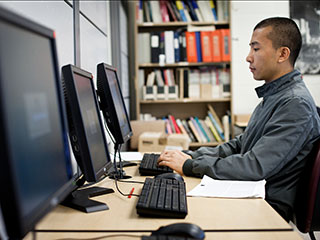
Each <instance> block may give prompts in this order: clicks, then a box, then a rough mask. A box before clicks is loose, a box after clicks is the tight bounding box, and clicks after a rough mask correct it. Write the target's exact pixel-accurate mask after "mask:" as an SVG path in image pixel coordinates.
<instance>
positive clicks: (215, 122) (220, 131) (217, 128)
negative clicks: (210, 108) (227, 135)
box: [208, 112, 224, 140]
mask: <svg viewBox="0 0 320 240" xmlns="http://www.w3.org/2000/svg"><path fill="white" fill-rule="evenodd" d="M208 116H209V118H210V120H211V122H212V124H213V126H214V127H215V129H216V130H217V132H218V133H219V135H220V138H221V139H222V140H224V134H223V130H222V129H221V127H220V126H219V124H218V123H217V121H216V120H215V119H214V117H213V116H212V114H211V112H208Z"/></svg>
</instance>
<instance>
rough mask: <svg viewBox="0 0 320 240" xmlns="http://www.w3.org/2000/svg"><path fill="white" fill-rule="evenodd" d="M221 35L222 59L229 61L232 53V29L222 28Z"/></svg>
mask: <svg viewBox="0 0 320 240" xmlns="http://www.w3.org/2000/svg"><path fill="white" fill-rule="evenodd" d="M219 31H220V34H221V35H220V36H221V60H222V61H223V62H228V61H230V59H231V57H230V56H231V53H230V49H231V48H230V43H231V41H230V29H220V30H219Z"/></svg>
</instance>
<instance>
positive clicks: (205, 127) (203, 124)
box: [199, 119, 217, 142]
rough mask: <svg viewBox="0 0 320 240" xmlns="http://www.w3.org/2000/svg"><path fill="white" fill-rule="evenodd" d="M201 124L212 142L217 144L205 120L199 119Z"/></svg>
mask: <svg viewBox="0 0 320 240" xmlns="http://www.w3.org/2000/svg"><path fill="white" fill-rule="evenodd" d="M199 123H200V124H201V126H202V128H203V130H204V131H205V132H206V134H207V136H208V137H209V139H210V142H216V141H217V140H216V139H215V137H214V136H213V134H212V132H211V130H210V129H209V127H208V126H207V124H206V123H205V122H204V120H202V119H199Z"/></svg>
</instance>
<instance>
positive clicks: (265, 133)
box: [183, 70, 320, 220]
mask: <svg viewBox="0 0 320 240" xmlns="http://www.w3.org/2000/svg"><path fill="white" fill-rule="evenodd" d="M256 92H257V95H258V97H259V98H260V97H263V100H262V101H261V103H260V104H259V105H258V106H257V107H256V109H255V110H254V112H253V114H252V116H251V118H250V121H249V123H248V126H247V128H246V129H245V132H244V133H243V134H241V135H239V136H237V137H236V138H235V139H232V140H230V141H229V142H227V143H224V144H221V145H220V146H217V147H215V148H210V147H202V148H200V149H198V150H197V151H194V152H192V151H188V152H187V153H188V154H189V155H191V156H192V159H188V160H187V161H186V162H185V164H184V165H183V172H184V174H185V175H187V176H199V177H202V176H203V175H208V176H210V177H213V178H216V179H232V180H253V181H254V180H262V179H266V181H267V183H266V200H267V201H268V202H269V204H270V205H271V206H273V207H274V208H275V209H276V210H277V211H278V212H279V213H280V215H282V216H283V217H284V218H285V219H286V220H289V218H290V217H291V215H290V214H291V212H292V208H293V205H294V199H295V194H296V189H297V183H298V180H299V177H300V173H301V171H302V169H303V167H304V166H305V158H306V156H307V155H308V153H309V152H310V150H311V149H312V147H313V143H314V141H315V140H316V139H317V138H318V137H319V136H320V119H319V115H318V113H317V110H316V106H315V103H314V101H313V99H312V97H311V95H310V93H309V91H308V90H307V88H306V86H305V84H304V82H303V80H302V76H301V74H300V73H299V72H298V71H296V70H294V71H292V72H290V73H288V74H286V75H284V76H282V77H280V78H279V79H277V80H275V81H273V82H271V83H268V84H264V85H263V86H261V87H258V88H256Z"/></svg>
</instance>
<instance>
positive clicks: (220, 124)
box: [207, 104, 223, 129]
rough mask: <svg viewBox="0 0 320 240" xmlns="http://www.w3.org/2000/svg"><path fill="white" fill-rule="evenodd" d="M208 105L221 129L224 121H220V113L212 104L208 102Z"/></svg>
mask: <svg viewBox="0 0 320 240" xmlns="http://www.w3.org/2000/svg"><path fill="white" fill-rule="evenodd" d="M207 107H208V109H209V112H210V113H211V114H212V116H213V117H214V118H215V120H216V122H217V123H218V125H219V127H220V129H222V128H223V125H222V122H221V121H220V118H219V117H218V114H217V113H216V111H215V110H214V108H213V107H212V106H211V105H210V104H207Z"/></svg>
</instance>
